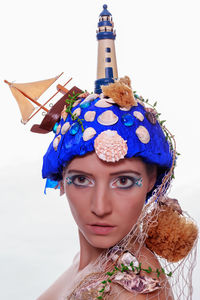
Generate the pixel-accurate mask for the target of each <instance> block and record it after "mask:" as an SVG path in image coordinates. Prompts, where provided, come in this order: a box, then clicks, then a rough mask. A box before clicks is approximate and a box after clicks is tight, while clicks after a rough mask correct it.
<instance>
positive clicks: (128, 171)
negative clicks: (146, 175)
mask: <svg viewBox="0 0 200 300" xmlns="http://www.w3.org/2000/svg"><path fill="white" fill-rule="evenodd" d="M124 173H133V174H136V175H141V174H140V173H139V172H138V171H133V170H122V171H118V172H114V173H110V175H120V174H124Z"/></svg>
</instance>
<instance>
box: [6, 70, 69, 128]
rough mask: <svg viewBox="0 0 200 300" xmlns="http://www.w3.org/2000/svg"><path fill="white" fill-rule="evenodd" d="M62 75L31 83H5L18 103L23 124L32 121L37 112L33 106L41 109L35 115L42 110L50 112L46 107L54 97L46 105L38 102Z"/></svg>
mask: <svg viewBox="0 0 200 300" xmlns="http://www.w3.org/2000/svg"><path fill="white" fill-rule="evenodd" d="M62 74H63V73H61V74H60V75H59V76H56V77H54V78H50V79H46V80H41V81H35V82H30V83H11V82H8V81H7V80H5V81H4V82H5V83H7V84H8V85H9V87H10V90H11V92H12V94H13V96H14V97H15V99H16V101H17V103H18V106H19V109H20V112H21V116H22V123H23V124H26V123H27V122H28V121H29V120H30V119H31V117H32V114H33V112H34V110H35V106H34V105H33V104H35V105H37V106H38V107H39V109H38V110H37V111H36V112H35V113H34V115H35V114H36V113H37V112H38V111H39V110H40V109H43V110H44V111H46V112H48V109H47V108H46V107H45V105H46V104H47V103H48V102H49V101H50V100H51V99H52V98H53V97H51V98H50V99H49V100H48V101H46V102H45V104H44V105H42V104H40V103H39V102H38V99H39V98H40V96H41V95H42V94H43V93H44V92H45V91H46V90H47V89H48V88H49V87H50V86H51V85H52V84H53V83H54V82H55V81H56V80H57V79H58V78H59V77H60V76H61V75H62ZM59 86H60V85H59ZM60 87H62V86H60ZM54 96H55V95H54Z"/></svg>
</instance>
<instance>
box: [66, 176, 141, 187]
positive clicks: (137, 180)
mask: <svg viewBox="0 0 200 300" xmlns="http://www.w3.org/2000/svg"><path fill="white" fill-rule="evenodd" d="M77 178H83V179H84V180H88V182H89V183H90V184H89V185H88V184H86V185H84V184H77V183H76V182H75V180H76V179H77ZM123 178H125V180H127V179H128V180H130V181H132V184H131V185H129V186H127V187H119V186H114V184H115V183H117V182H118V181H119V180H121V179H123ZM66 181H67V184H68V185H70V184H74V185H75V186H76V187H81V188H84V187H93V186H94V185H95V182H94V181H93V180H92V179H88V178H87V177H86V176H84V175H73V176H70V177H66ZM135 185H136V186H138V187H141V186H142V177H139V178H138V177H131V176H128V175H126V176H119V177H117V178H116V179H114V180H112V182H111V183H110V187H111V188H119V189H122V190H127V189H131V188H132V187H133V186H135Z"/></svg>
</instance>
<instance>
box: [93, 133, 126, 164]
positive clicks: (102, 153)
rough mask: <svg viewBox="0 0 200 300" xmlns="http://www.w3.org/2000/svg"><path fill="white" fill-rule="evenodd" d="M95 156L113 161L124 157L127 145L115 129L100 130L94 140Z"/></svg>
mask: <svg viewBox="0 0 200 300" xmlns="http://www.w3.org/2000/svg"><path fill="white" fill-rule="evenodd" d="M94 148H95V151H96V154H97V156H98V157H99V158H100V159H102V160H104V161H107V162H115V161H119V160H120V159H122V158H124V156H125V155H126V153H127V150H128V147H127V144H126V141H125V140H124V139H123V138H122V137H121V136H120V135H119V134H118V133H117V131H116V130H105V131H103V132H101V133H100V134H99V135H98V136H97V138H96V139H95V141H94Z"/></svg>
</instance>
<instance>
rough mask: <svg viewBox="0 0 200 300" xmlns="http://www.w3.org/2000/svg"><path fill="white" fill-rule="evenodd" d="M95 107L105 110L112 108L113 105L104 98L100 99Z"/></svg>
mask: <svg viewBox="0 0 200 300" xmlns="http://www.w3.org/2000/svg"><path fill="white" fill-rule="evenodd" d="M95 106H96V107H104V108H106V107H111V106H112V104H110V103H108V102H107V99H105V98H104V99H100V100H99V101H97V102H96V103H95Z"/></svg>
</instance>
